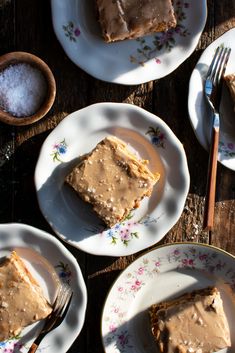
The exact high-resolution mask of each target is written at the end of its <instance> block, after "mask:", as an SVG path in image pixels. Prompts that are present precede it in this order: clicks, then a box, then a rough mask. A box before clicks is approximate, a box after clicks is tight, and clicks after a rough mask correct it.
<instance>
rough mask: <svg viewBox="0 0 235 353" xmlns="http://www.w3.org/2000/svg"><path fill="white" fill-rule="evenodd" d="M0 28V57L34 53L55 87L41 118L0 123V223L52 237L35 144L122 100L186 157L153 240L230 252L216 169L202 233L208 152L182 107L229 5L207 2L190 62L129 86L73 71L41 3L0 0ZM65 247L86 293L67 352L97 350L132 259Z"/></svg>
mask: <svg viewBox="0 0 235 353" xmlns="http://www.w3.org/2000/svg"><path fill="white" fill-rule="evenodd" d="M67 1H68V0H67ZM0 24H1V27H0V28H1V29H0V43H1V45H0V54H4V53H7V52H11V51H16V50H21V51H27V52H31V53H33V54H36V55H38V56H39V57H41V58H42V59H44V60H45V61H46V62H47V63H48V65H49V66H50V67H51V69H52V71H53V72H54V75H55V79H56V82H57V96H56V100H55V103H54V106H53V108H52V109H51V110H50V112H49V113H48V114H47V116H46V117H45V118H43V119H42V120H41V121H39V122H37V123H34V124H33V125H31V126H27V127H12V126H8V125H4V124H0V203H1V207H0V222H1V223H7V222H22V223H26V224H30V225H32V226H34V227H38V228H40V229H43V230H45V231H48V232H49V233H51V234H54V233H53V231H52V229H51V228H50V226H49V225H48V223H47V222H46V221H45V219H44V217H43V216H42V213H41V212H40V210H39V207H38V203H37V199H36V192H35V187H34V181H33V176H34V169H35V164H36V161H37V158H38V154H39V151H40V148H41V146H42V143H43V141H44V140H45V138H46V137H47V136H48V134H49V133H50V132H51V130H52V129H53V128H54V127H56V126H57V124H58V123H59V122H60V121H61V120H62V119H63V118H64V117H65V116H66V115H67V114H69V113H71V112H73V111H75V110H78V109H80V108H83V107H85V106H87V105H90V104H92V103H96V102H103V101H107V102H108V101H111V102H127V103H133V104H136V105H138V106H140V107H143V108H145V109H146V110H148V111H150V112H152V113H154V114H156V115H158V116H160V117H162V118H163V119H164V120H165V122H166V123H167V124H168V125H169V126H170V128H171V129H172V130H173V132H174V133H175V134H176V136H177V137H178V138H179V139H180V140H181V142H182V143H183V145H184V148H185V151H186V154H187V158H188V165H189V171H190V176H191V185H190V191H189V194H188V197H187V201H186V205H185V208H184V211H183V213H182V215H181V217H180V219H179V221H178V222H177V224H176V225H175V226H174V227H173V228H172V229H171V231H169V233H168V234H167V235H166V236H165V237H164V239H163V240H162V242H161V243H169V242H176V241H184V242H185V241H194V242H202V243H207V244H212V245H215V246H217V247H220V248H222V249H224V250H226V251H228V252H230V253H232V254H233V255H235V174H234V172H232V171H230V170H229V169H226V168H225V167H223V166H222V165H219V166H218V179H217V193H216V208H215V227H214V231H213V232H212V233H211V234H209V233H208V232H206V231H203V230H202V219H203V209H204V197H205V188H206V170H207V162H208V153H207V152H206V151H205V150H204V149H203V148H202V147H201V145H200V144H199V142H198V141H197V139H196V137H195V135H194V132H193V130H192V128H191V125H190V122H189V118H188V110H187V95H188V83H189V78H190V75H191V72H192V70H193V68H194V66H195V64H196V62H197V60H198V59H199V57H200V55H201V53H202V51H203V50H204V49H205V48H206V47H207V46H208V45H209V44H210V43H211V42H212V41H213V40H214V39H216V38H217V37H218V36H219V35H221V34H223V33H224V32H225V31H226V30H228V29H230V28H232V27H234V26H235V0H223V1H218V0H208V18H207V23H206V27H205V29H204V31H203V34H202V36H201V39H200V42H199V43H198V46H197V48H196V50H195V51H194V53H193V54H192V55H191V56H190V58H188V59H187V60H186V61H185V62H184V63H183V64H182V65H181V66H180V67H179V68H178V69H177V70H175V71H174V72H173V73H172V74H170V75H169V76H167V77H165V78H162V79H161V80H159V81H152V82H149V83H146V84H142V85H137V86H122V85H116V84H111V83H105V82H102V81H100V80H97V79H95V78H93V77H91V76H89V75H88V74H86V73H85V72H84V71H82V70H80V69H79V68H78V67H77V66H75V65H74V64H73V63H72V62H71V61H70V60H69V58H68V57H67V56H66V54H65V53H64V51H63V49H62V47H61V46H60V44H59V42H58V41H57V39H56V37H55V34H54V31H53V28H52V21H51V9H50V2H49V1H46V0H41V1H31V0H21V1H16V0H1V1H0ZM169 102H170V104H169ZM0 245H1V238H0ZM66 246H67V247H68V249H69V250H70V251H71V252H72V253H73V254H74V256H75V257H76V258H77V260H78V262H79V264H80V266H81V269H82V272H83V275H84V278H85V281H86V284H87V290H88V307H87V314H86V321H85V324H84V327H83V330H82V332H81V334H80V335H79V337H78V338H77V340H76V341H75V342H74V344H73V345H72V346H71V349H70V350H69V352H70V353H72V352H74V353H78V352H91V353H96V352H97V353H100V352H102V351H103V349H102V343H101V338H100V317H101V309H102V305H103V303H104V300H105V297H106V294H107V291H108V289H109V288H110V286H111V284H112V283H113V281H114V280H115V279H116V278H117V276H118V274H119V273H120V271H121V270H123V269H125V268H126V266H127V265H128V264H130V263H131V262H132V261H133V260H134V259H135V258H136V256H138V255H139V254H135V255H132V256H127V257H120V258H114V257H102V256H100V257H99V256H93V255H89V254H85V253H83V252H81V251H79V250H77V249H75V248H72V247H70V246H68V245H66Z"/></svg>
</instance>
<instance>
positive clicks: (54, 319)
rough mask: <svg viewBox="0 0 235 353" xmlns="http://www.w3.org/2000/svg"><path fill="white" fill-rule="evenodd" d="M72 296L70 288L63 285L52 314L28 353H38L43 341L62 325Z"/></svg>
mask: <svg viewBox="0 0 235 353" xmlns="http://www.w3.org/2000/svg"><path fill="white" fill-rule="evenodd" d="M72 296H73V292H72V290H71V288H70V286H69V285H67V284H61V286H60V287H59V289H58V291H57V296H56V299H55V302H54V304H53V310H52V312H51V314H50V315H49V316H48V317H47V318H46V320H45V324H44V326H43V328H42V329H41V331H40V333H39V335H38V336H37V337H36V339H35V340H34V342H33V343H32V345H31V347H30V349H29V351H28V353H34V352H36V350H37V349H38V347H39V344H40V343H41V341H42V339H43V338H44V337H45V336H46V334H48V333H49V332H51V331H52V330H54V329H55V328H56V327H58V326H59V325H60V324H61V323H62V321H63V320H64V318H65V316H66V314H67V312H68V309H69V306H70V303H71V300H72Z"/></svg>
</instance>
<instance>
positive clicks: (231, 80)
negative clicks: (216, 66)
mask: <svg viewBox="0 0 235 353" xmlns="http://www.w3.org/2000/svg"><path fill="white" fill-rule="evenodd" d="M224 81H225V82H226V85H227V87H228V89H229V92H230V95H231V98H232V100H233V103H234V111H235V74H230V75H226V76H225V77H224Z"/></svg>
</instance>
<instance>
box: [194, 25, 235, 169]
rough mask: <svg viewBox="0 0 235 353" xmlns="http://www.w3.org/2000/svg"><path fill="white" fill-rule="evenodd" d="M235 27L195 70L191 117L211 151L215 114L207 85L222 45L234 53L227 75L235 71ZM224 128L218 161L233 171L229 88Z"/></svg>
mask: <svg viewBox="0 0 235 353" xmlns="http://www.w3.org/2000/svg"><path fill="white" fill-rule="evenodd" d="M234 37H235V28H233V29H230V30H229V31H227V32H225V33H224V34H223V35H222V36H220V37H219V38H218V39H216V40H215V41H214V42H213V43H212V44H210V45H209V47H208V48H206V49H205V50H204V52H203V53H202V55H201V57H200V59H199V61H198V63H197V65H196V67H195V68H194V70H193V72H192V75H191V78H190V84H189V97H188V109H189V118H190V121H191V124H192V127H193V129H194V132H195V134H196V137H197V139H198V141H199V142H200V143H201V145H202V146H203V147H204V148H205V149H206V150H209V146H210V144H209V141H210V124H211V121H212V119H211V113H210V110H209V108H208V105H207V103H206V100H205V97H204V95H203V82H204V80H205V77H206V73H207V70H208V67H209V65H210V62H211V60H212V58H213V54H214V53H215V50H216V48H217V47H218V46H220V45H221V46H229V47H230V48H231V49H232V51H231V55H230V58H229V61H228V65H227V68H226V72H225V75H226V74H229V73H234V72H235V41H234ZM220 116H221V126H220V141H219V155H218V160H219V162H220V163H222V164H223V165H224V166H226V167H227V168H229V169H232V170H235V129H234V121H235V113H234V110H233V104H232V101H231V99H230V96H229V94H228V91H227V89H226V87H224V89H223V94H222V101H221V107H220Z"/></svg>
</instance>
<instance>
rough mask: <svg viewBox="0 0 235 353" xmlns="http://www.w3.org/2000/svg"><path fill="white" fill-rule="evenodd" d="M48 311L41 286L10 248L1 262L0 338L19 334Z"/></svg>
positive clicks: (2, 339)
mask: <svg viewBox="0 0 235 353" xmlns="http://www.w3.org/2000/svg"><path fill="white" fill-rule="evenodd" d="M51 311H52V308H51V306H50V305H49V303H48V302H47V300H46V299H45V297H44V295H43V292H42V289H41V287H40V286H39V284H38V283H37V282H36V280H35V279H34V278H33V277H32V275H31V274H30V273H29V271H28V270H27V268H26V266H25V264H24V262H23V261H22V260H21V258H20V257H19V256H18V255H17V254H16V252H15V251H13V252H12V253H11V256H10V257H9V258H6V259H5V260H4V262H3V263H1V264H0V341H5V340H7V339H9V338H11V337H14V336H16V335H18V334H19V333H20V332H21V330H22V329H23V328H24V327H26V326H28V325H30V324H32V323H34V322H36V321H38V320H41V319H44V318H46V317H47V316H48V315H49V314H50V313H51Z"/></svg>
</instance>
